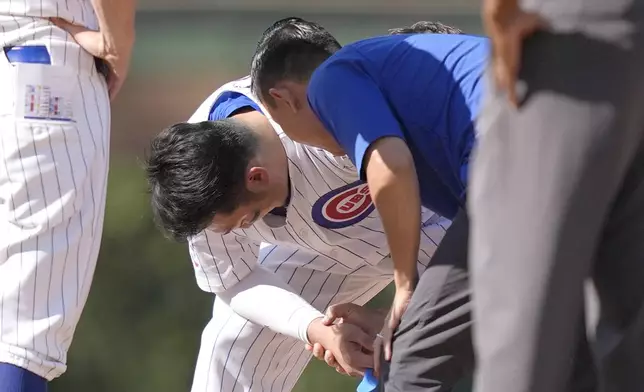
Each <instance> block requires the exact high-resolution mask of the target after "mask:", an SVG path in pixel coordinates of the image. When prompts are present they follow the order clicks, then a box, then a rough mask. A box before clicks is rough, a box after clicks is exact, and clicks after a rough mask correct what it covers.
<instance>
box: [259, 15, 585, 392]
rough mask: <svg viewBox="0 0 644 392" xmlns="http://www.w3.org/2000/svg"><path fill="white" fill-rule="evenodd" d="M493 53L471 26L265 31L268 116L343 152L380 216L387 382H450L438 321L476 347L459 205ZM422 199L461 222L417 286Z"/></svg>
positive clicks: (408, 386)
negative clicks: (354, 33)
mask: <svg viewBox="0 0 644 392" xmlns="http://www.w3.org/2000/svg"><path fill="white" fill-rule="evenodd" d="M488 51H489V44H488V40H487V39H486V38H483V37H478V36H471V35H465V34H400V35H392V36H382V37H374V38H369V39H365V40H361V41H358V42H355V43H352V44H350V45H347V46H345V47H344V48H341V47H340V44H339V43H338V42H337V41H336V40H335V38H333V36H331V35H330V34H329V33H328V32H327V31H325V30H324V29H323V28H322V27H321V26H319V25H318V24H315V23H311V22H307V21H304V20H302V19H299V18H288V19H284V20H281V21H278V22H276V23H275V24H274V25H273V26H272V27H271V28H269V30H268V31H267V33H265V34H264V38H263V39H262V40H261V41H260V43H259V45H258V48H257V52H256V54H255V57H254V58H253V64H252V71H251V77H252V83H253V89H254V92H255V93H256V94H257V95H258V96H259V97H260V99H261V101H262V103H263V104H264V106H265V107H266V109H267V111H268V112H269V114H270V115H271V117H272V118H273V119H274V120H275V121H276V122H278V123H279V124H280V125H281V127H282V128H283V130H284V132H285V133H286V134H288V135H289V136H290V137H291V138H292V139H294V140H297V141H299V142H301V143H305V144H310V145H314V146H317V147H321V148H324V149H326V150H328V151H331V152H334V153H336V154H338V155H343V154H347V155H348V156H349V157H350V158H351V160H352V161H353V162H354V164H355V165H356V167H357V168H358V170H359V172H360V174H361V177H362V179H363V180H365V181H367V183H368V185H369V189H370V193H371V197H372V199H373V200H374V203H375V205H376V207H377V208H378V211H379V213H380V215H381V217H382V220H383V225H384V228H385V231H386V234H387V240H388V241H389V246H390V249H391V255H392V258H393V260H394V264H395V273H394V281H395V285H396V295H395V297H394V301H393V306H392V310H391V314H390V322H389V327H390V330H392V331H393V330H395V331H396V332H395V334H394V336H393V340H394V346H395V350H394V352H393V357H392V353H391V345H390V343H389V340H390V339H387V340H388V342H387V344H385V353H384V357H385V359H386V360H391V369H390V370H389V374H388V379H386V380H385V390H387V391H399V390H404V391H416V390H419V391H420V390H423V391H427V390H429V391H443V390H446V389H445V388H444V386H442V385H440V383H438V382H436V380H435V379H432V373H431V372H430V371H429V370H428V369H432V371H436V369H437V368H439V369H440V368H441V363H443V361H445V362H448V361H449V359H450V357H451V355H445V353H444V352H443V353H441V352H438V351H437V350H432V347H434V343H433V342H432V338H431V336H432V335H435V334H436V333H437V331H440V330H441V328H445V330H446V331H447V334H448V335H449V337H448V340H451V345H452V346H453V347H459V348H461V350H459V349H456V350H452V352H463V350H465V347H467V349H468V350H471V337H470V331H469V326H470V321H469V320H470V319H469V317H470V315H469V311H470V309H469V288H468V287H469V286H468V284H467V227H468V221H467V216H466V214H465V212H464V209H463V207H464V204H465V194H466V184H467V173H468V162H469V157H470V152H471V150H472V148H473V145H474V141H475V132H474V120H475V119H476V117H477V115H478V113H479V111H480V103H481V96H482V92H483V87H484V86H483V73H484V69H485V65H486V60H487V55H488ZM421 205H423V206H425V207H427V208H430V209H432V210H434V211H435V212H438V213H439V214H441V215H443V216H445V217H448V218H450V219H453V224H452V226H451V227H450V229H449V230H448V233H447V235H446V236H445V238H444V240H443V242H442V243H441V246H440V247H439V250H438V251H437V255H436V256H439V254H441V253H442V256H440V257H438V258H437V260H446V265H445V273H444V274H443V275H442V276H438V274H432V275H431V276H429V275H428V277H427V278H425V277H423V279H421V281H420V282H419V283H418V282H417V275H416V271H415V267H414V265H415V256H414V255H415V254H416V253H417V251H418V244H419V233H418V226H419V225H420V221H419V220H418V219H417V215H418V212H419V211H420V208H421ZM445 254H447V256H446V255H445ZM417 283H418V284H417ZM437 285H438V286H440V287H441V290H440V292H439V291H437V290H436V287H437ZM445 288H447V290H445ZM414 291H415V293H416V294H415V295H414V296H413V300H412V293H413V292H414ZM403 314H404V315H403ZM463 320H466V322H464V323H463V322H462V321H463ZM450 323H461V324H459V326H460V327H462V328H461V330H460V331H457V330H455V329H454V328H452V329H449V328H447V326H448V325H449V324H450ZM463 332H465V333H463ZM443 343H444V342H443ZM580 347H582V348H583V349H584V352H583V353H582V355H583V356H586V355H587V351H586V345H581V346H580ZM578 362H579V363H584V361H582V360H581V359H580V360H579V361H578ZM450 371H458V369H456V368H451V369H450ZM458 376H462V374H459V375H458ZM385 378H387V377H385Z"/></svg>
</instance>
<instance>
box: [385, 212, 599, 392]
mask: <svg viewBox="0 0 644 392" xmlns="http://www.w3.org/2000/svg"><path fill="white" fill-rule="evenodd" d="M468 230H469V223H468V219H467V215H466V214H465V212H464V211H461V212H459V214H458V215H457V216H456V218H455V219H454V221H453V223H452V225H451V226H450V228H449V229H448V231H447V233H446V235H445V238H443V241H442V242H441V244H440V247H439V248H438V250H437V251H436V253H435V254H434V257H433V258H432V262H431V264H430V266H429V267H428V269H427V270H426V271H425V273H423V275H422V276H421V279H420V281H419V283H418V286H417V287H416V291H415V292H414V295H413V297H412V300H411V302H410V304H409V307H408V309H407V311H406V312H405V314H404V316H403V318H402V320H401V323H400V327H399V328H398V329H397V330H396V331H395V334H394V340H393V356H392V360H391V363H390V364H389V363H385V362H383V361H382V360H381V363H382V364H383V372H382V377H381V380H380V381H381V382H380V385H381V389H380V390H381V391H386V392H421V391H422V392H447V391H453V390H454V391H456V386H457V385H463V384H464V383H463V382H462V381H465V380H467V379H468V378H469V377H470V376H471V375H472V372H473V370H474V352H473V347H472V334H471V326H472V321H471V299H470V287H469V274H468V270H467V243H468ZM578 326H579V328H578V332H579V333H578V339H579V345H578V348H577V350H578V351H577V353H576V355H577V356H576V360H575V373H574V375H573V377H572V379H571V383H572V384H571V389H572V390H573V391H575V392H592V391H594V390H595V387H596V379H595V370H594V364H593V361H592V356H591V354H590V349H589V346H588V343H587V341H586V334H585V327H584V323H583V318H581V319H580V322H579V323H578ZM463 389H465V387H463V388H461V390H463Z"/></svg>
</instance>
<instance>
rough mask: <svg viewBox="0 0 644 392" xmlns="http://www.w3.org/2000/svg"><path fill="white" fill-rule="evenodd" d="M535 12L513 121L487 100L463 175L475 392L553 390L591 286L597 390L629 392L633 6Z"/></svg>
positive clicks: (586, 0)
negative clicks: (589, 283)
mask: <svg viewBox="0 0 644 392" xmlns="http://www.w3.org/2000/svg"><path fill="white" fill-rule="evenodd" d="M535 3H536V1H535ZM544 3H545V2H544ZM557 7H566V8H568V10H566V12H565V13H564V14H558V12H557V11H558V10H557V9H556V8H557ZM543 13H544V14H545V16H546V17H547V18H549V19H550V21H551V22H552V26H553V31H552V32H548V33H538V34H537V35H535V36H534V37H532V38H530V39H528V40H527V41H526V42H525V46H524V51H523V57H522V68H521V72H520V79H521V81H522V82H524V83H525V84H524V85H523V86H524V87H526V95H525V100H524V102H523V104H522V106H521V108H520V109H519V110H518V111H515V110H513V109H511V108H510V107H509V105H508V104H507V101H506V100H505V99H504V97H502V96H500V95H499V94H497V93H496V92H495V91H491V93H490V94H489V95H488V97H487V101H486V104H485V107H484V112H483V116H482V118H481V120H480V123H479V132H480V138H479V145H478V150H477V151H476V152H475V154H474V160H473V162H472V172H471V178H470V180H471V182H470V188H469V200H468V203H469V208H470V214H471V215H470V217H471V225H472V227H471V248H470V251H471V252H470V255H471V258H470V267H471V273H472V289H473V293H474V296H473V300H474V302H473V304H474V306H473V308H474V321H475V322H474V342H475V348H476V353H477V366H478V370H477V375H476V377H475V387H476V391H478V392H546V391H547V392H562V391H567V390H568V389H567V388H568V387H567V384H566V381H567V379H568V377H569V374H570V371H571V367H572V364H573V362H574V361H573V360H571V359H572V358H573V353H574V351H573V350H574V349H575V334H576V333H577V329H576V325H577V323H576V321H577V320H579V317H580V314H581V311H582V303H583V297H582V295H583V290H582V285H583V283H584V280H585V279H587V278H592V280H593V282H594V284H595V287H596V290H597V294H598V298H599V303H600V314H599V324H598V326H597V330H596V342H595V347H594V348H595V350H594V353H595V355H596V363H597V366H598V369H599V382H600V388H599V390H600V391H602V392H635V391H638V392H639V391H642V390H644V306H643V304H644V39H643V37H642V35H643V34H644V30H643V28H644V1H638V0H610V1H606V0H569V1H559V2H556V1H551V2H548V4H544V8H543ZM490 90H492V89H490Z"/></svg>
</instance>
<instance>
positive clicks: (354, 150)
mask: <svg viewBox="0 0 644 392" xmlns="http://www.w3.org/2000/svg"><path fill="white" fill-rule="evenodd" d="M488 52H489V42H488V40H487V39H486V38H483V37H477V36H470V35H452V34H411V35H409V34H408V35H391V36H382V37H374V38H369V39H365V40H362V41H358V42H355V43H352V44H350V45H347V46H345V47H344V48H342V49H341V50H340V51H338V52H337V53H335V54H334V55H333V56H331V57H330V58H329V59H327V61H325V62H324V63H323V64H321V65H320V66H319V67H318V68H317V69H316V70H315V72H314V73H313V75H312V76H311V80H310V82H309V86H308V91H307V93H308V100H309V104H310V105H311V108H312V110H313V112H314V113H315V114H316V115H317V116H318V118H319V119H320V121H322V123H323V124H324V126H325V127H326V128H327V130H328V131H330V132H331V133H332V134H333V136H334V137H335V139H336V140H337V141H338V143H339V144H340V145H341V146H342V147H343V148H344V150H345V152H346V153H347V154H348V155H349V157H350V158H351V160H352V161H353V162H354V164H355V165H356V167H357V168H358V170H359V172H360V174H361V176H362V177H363V179H364V178H365V173H364V171H363V170H362V165H363V158H364V155H365V153H366V151H367V149H368V148H369V145H371V143H373V142H375V141H376V140H378V139H380V138H382V137H388V136H394V137H399V138H401V139H403V140H405V141H406V142H407V145H408V146H409V149H410V151H411V153H412V155H413V157H414V162H415V165H416V171H417V174H418V181H419V187H420V193H421V200H422V204H423V205H424V206H425V207H427V208H430V209H432V210H433V211H435V212H437V213H439V214H441V215H443V216H445V217H447V218H450V219H451V218H453V217H454V216H455V214H456V212H457V211H458V208H459V207H460V206H462V205H463V203H464V199H465V188H466V184H467V166H468V160H469V155H470V151H471V149H472V147H473V144H474V139H475V135H474V120H475V118H476V116H477V115H478V113H479V109H480V101H481V95H482V91H483V73H484V70H485V66H486V61H487V56H488Z"/></svg>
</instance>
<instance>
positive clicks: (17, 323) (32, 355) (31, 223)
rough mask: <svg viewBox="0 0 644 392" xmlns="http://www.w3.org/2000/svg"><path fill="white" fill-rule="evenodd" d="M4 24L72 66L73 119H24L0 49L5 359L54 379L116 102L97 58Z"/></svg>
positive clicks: (79, 300)
mask: <svg viewBox="0 0 644 392" xmlns="http://www.w3.org/2000/svg"><path fill="white" fill-rule="evenodd" d="M0 27H2V33H0V45H2V46H3V47H4V46H8V45H45V46H47V48H48V49H49V52H50V56H51V59H52V64H54V65H57V66H62V67H65V68H66V69H68V70H72V72H71V73H70V75H71V77H69V80H68V82H69V84H70V86H71V95H70V96H71V97H72V110H73V113H74V114H73V120H74V122H64V121H49V120H25V119H24V118H17V117H16V115H15V113H16V112H15V107H16V105H20V104H24V102H21V99H22V98H21V97H19V96H18V95H17V94H16V93H15V92H14V88H13V87H14V86H15V83H16V78H15V73H14V67H13V66H12V65H10V64H9V63H8V61H7V59H6V57H5V56H4V52H0V57H1V58H0V82H1V84H2V88H1V89H0V362H6V363H11V364H14V365H17V366H20V367H23V368H26V369H28V370H30V371H32V372H34V373H36V374H38V375H40V376H42V377H45V378H46V379H48V380H51V379H53V378H55V377H57V376H59V375H60V374H62V373H63V372H64V371H65V370H66V365H65V363H66V360H67V350H68V349H69V346H70V344H71V340H72V336H73V334H74V330H75V328H76V324H77V323H78V320H79V317H80V315H81V312H82V309H83V306H84V305H85V302H86V299H87V295H88V293H89V288H90V285H91V282H92V277H93V274H94V269H95V266H96V259H97V256H98V251H99V246H100V239H101V232H102V226H103V214H104V209H105V193H106V186H107V171H108V156H109V134H110V132H109V129H110V104H109V98H108V95H107V89H106V84H105V81H104V79H103V77H102V76H101V75H99V74H97V72H96V70H95V67H94V61H93V58H92V57H91V56H90V55H89V54H88V53H86V52H85V51H83V50H82V49H80V48H79V47H78V45H77V44H75V43H74V42H70V40H69V38H68V36H67V34H66V33H64V32H62V31H61V30H58V29H56V28H54V27H53V26H51V25H50V24H49V23H48V22H47V21H45V20H40V19H36V18H13V17H8V16H0ZM43 67H47V65H43ZM65 80H66V81H67V79H65Z"/></svg>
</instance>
